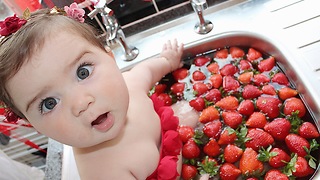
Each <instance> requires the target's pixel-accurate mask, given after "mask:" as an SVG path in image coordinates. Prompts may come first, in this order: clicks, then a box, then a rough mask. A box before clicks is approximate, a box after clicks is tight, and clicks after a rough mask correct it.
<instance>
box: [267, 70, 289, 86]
mask: <svg viewBox="0 0 320 180" xmlns="http://www.w3.org/2000/svg"><path fill="white" fill-rule="evenodd" d="M271 81H272V82H275V83H278V84H281V85H285V86H289V80H288V78H287V77H286V75H285V74H283V73H282V72H279V73H277V74H275V75H274V76H273V77H272V79H271Z"/></svg>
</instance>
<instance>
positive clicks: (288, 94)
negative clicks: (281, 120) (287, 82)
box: [278, 86, 298, 100]
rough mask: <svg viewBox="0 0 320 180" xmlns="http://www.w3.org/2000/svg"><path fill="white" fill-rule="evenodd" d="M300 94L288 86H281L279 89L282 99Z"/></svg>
mask: <svg viewBox="0 0 320 180" xmlns="http://www.w3.org/2000/svg"><path fill="white" fill-rule="evenodd" d="M297 94H298V91H297V90H295V89H292V88H289V87H287V86H285V87H283V88H280V89H279V90H278V96H279V98H280V99H282V100H286V99H288V98H291V97H294V96H296V95H297Z"/></svg>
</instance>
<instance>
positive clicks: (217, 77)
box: [209, 74, 222, 88]
mask: <svg viewBox="0 0 320 180" xmlns="http://www.w3.org/2000/svg"><path fill="white" fill-rule="evenodd" d="M209 79H210V82H211V84H212V87H214V88H219V87H220V86H221V85H222V76H221V74H212V75H211V76H210V78H209Z"/></svg>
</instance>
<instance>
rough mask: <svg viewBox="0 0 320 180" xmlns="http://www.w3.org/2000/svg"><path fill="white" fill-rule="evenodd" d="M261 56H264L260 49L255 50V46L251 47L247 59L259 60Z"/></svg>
mask: <svg viewBox="0 0 320 180" xmlns="http://www.w3.org/2000/svg"><path fill="white" fill-rule="evenodd" d="M261 57H262V54H261V53H260V52H259V51H257V50H255V49H253V48H249V50H248V54H247V59H248V60H249V61H254V60H257V59H259V58H261Z"/></svg>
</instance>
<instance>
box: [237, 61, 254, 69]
mask: <svg viewBox="0 0 320 180" xmlns="http://www.w3.org/2000/svg"><path fill="white" fill-rule="evenodd" d="M239 66H240V70H242V71H244V70H249V69H252V64H251V63H250V62H249V61H247V60H240V65H239Z"/></svg>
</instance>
